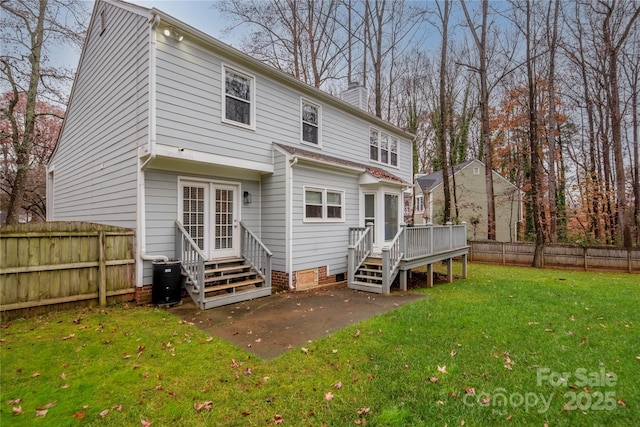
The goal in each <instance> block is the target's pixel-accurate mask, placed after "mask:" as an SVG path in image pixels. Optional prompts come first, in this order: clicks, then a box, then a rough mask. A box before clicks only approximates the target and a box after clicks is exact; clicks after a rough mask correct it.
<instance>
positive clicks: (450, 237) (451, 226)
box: [446, 221, 453, 249]
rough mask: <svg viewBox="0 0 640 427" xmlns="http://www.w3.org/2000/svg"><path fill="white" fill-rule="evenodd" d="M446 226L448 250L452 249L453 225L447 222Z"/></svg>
mask: <svg viewBox="0 0 640 427" xmlns="http://www.w3.org/2000/svg"><path fill="white" fill-rule="evenodd" d="M446 225H448V226H449V249H453V223H452V222H451V221H448V222H447V224H446Z"/></svg>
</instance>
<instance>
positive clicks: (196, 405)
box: [193, 400, 213, 411]
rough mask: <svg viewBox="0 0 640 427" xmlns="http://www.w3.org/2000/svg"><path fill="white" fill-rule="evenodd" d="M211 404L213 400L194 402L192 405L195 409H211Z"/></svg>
mask: <svg viewBox="0 0 640 427" xmlns="http://www.w3.org/2000/svg"><path fill="white" fill-rule="evenodd" d="M212 406H213V401H211V400H208V401H206V402H202V403H194V404H193V407H194V408H195V410H196V411H202V410H203V409H206V410H207V411H210V410H211V407H212Z"/></svg>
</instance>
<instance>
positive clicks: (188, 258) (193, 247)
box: [176, 220, 206, 304]
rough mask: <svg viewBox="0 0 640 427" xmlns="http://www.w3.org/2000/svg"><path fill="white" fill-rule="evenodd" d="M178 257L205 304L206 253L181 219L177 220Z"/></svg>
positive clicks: (201, 301)
mask: <svg viewBox="0 0 640 427" xmlns="http://www.w3.org/2000/svg"><path fill="white" fill-rule="evenodd" d="M176 257H178V258H179V259H180V263H181V264H182V269H183V271H184V272H185V273H186V274H187V276H188V277H189V279H190V281H191V283H192V284H193V287H194V289H197V290H198V291H199V296H198V299H199V300H200V303H201V304H204V261H205V259H206V255H205V253H204V251H203V250H202V249H200V247H199V246H198V245H197V244H196V242H194V241H193V239H192V238H191V236H190V235H189V233H188V232H187V230H185V228H184V226H183V225H182V223H181V222H180V221H179V220H176Z"/></svg>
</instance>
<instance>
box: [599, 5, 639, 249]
mask: <svg viewBox="0 0 640 427" xmlns="http://www.w3.org/2000/svg"><path fill="white" fill-rule="evenodd" d="M599 4H600V6H601V7H602V9H599V10H598V9H596V12H597V13H598V14H601V15H602V16H603V18H604V19H603V20H602V39H603V42H604V49H605V61H606V64H607V65H606V75H605V76H606V79H607V83H608V84H607V90H608V91H607V106H608V110H609V120H610V121H611V144H612V145H613V154H614V159H615V169H616V170H615V173H616V175H615V181H616V196H617V199H618V200H617V205H618V206H617V222H618V227H619V228H620V230H621V232H622V244H623V245H624V247H625V248H630V247H632V246H633V240H632V238H631V228H630V226H629V217H628V214H627V211H628V206H627V192H626V185H625V182H626V180H625V168H624V155H623V149H622V112H621V109H620V88H619V84H620V83H619V76H618V66H619V55H620V51H621V49H622V47H623V46H624V44H625V42H626V40H627V38H628V37H629V34H630V33H631V30H632V29H633V28H634V24H635V22H636V21H637V18H638V16H639V15H640V6H638V7H636V6H635V4H634V3H633V2H621V3H617V2H616V1H615V0H613V1H606V2H605V1H600V2H599Z"/></svg>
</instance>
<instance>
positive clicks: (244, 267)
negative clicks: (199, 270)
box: [204, 264, 251, 274]
mask: <svg viewBox="0 0 640 427" xmlns="http://www.w3.org/2000/svg"><path fill="white" fill-rule="evenodd" d="M249 268H251V266H250V265H249V264H239V265H230V266H227V267H218V268H212V269H209V270H207V269H205V270H204V274H215V273H224V272H226V271H234V270H247V269H249Z"/></svg>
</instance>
